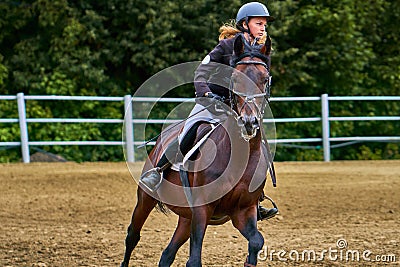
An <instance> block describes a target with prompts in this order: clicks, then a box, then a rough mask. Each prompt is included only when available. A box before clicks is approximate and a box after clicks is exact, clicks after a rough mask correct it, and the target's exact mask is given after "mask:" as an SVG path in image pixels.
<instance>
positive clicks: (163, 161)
mask: <svg viewBox="0 0 400 267" xmlns="http://www.w3.org/2000/svg"><path fill="white" fill-rule="evenodd" d="M178 149H179V142H178V138H176V139H175V140H174V141H172V142H171V143H170V144H169V145H168V147H167V149H166V150H165V152H164V154H163V155H162V157H161V158H160V160H159V161H158V163H157V165H156V167H154V168H153V169H150V170H148V171H146V172H145V173H143V174H142V176H141V177H140V180H139V184H141V185H143V186H144V187H146V188H147V189H148V190H149V191H150V192H155V191H157V189H158V188H159V187H160V185H161V182H162V179H161V173H162V172H163V171H165V170H166V169H168V168H169V167H171V166H172V163H173V162H175V158H176V157H177V154H178Z"/></svg>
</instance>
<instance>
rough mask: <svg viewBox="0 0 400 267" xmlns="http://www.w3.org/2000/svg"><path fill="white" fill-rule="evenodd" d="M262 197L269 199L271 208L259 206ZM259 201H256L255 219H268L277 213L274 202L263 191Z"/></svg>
mask: <svg viewBox="0 0 400 267" xmlns="http://www.w3.org/2000/svg"><path fill="white" fill-rule="evenodd" d="M264 199H268V200H269V201H271V203H272V205H273V206H274V207H273V208H272V209H268V208H265V207H263V206H261V204H260V202H261V201H263V200H264ZM259 201H260V202H259V203H258V207H257V221H262V220H268V219H271V218H272V217H275V215H276V214H278V207H277V206H276V204H275V202H274V201H273V200H272V199H271V198H270V197H268V196H266V195H265V194H264V192H263V194H262V196H261V198H260V200H259Z"/></svg>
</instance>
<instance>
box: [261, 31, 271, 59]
mask: <svg viewBox="0 0 400 267" xmlns="http://www.w3.org/2000/svg"><path fill="white" fill-rule="evenodd" d="M271 49H272V41H271V37H269V35H267V38H266V39H265V43H264V45H263V46H262V47H261V49H260V52H261V53H262V54H264V55H266V56H269V54H270V53H271Z"/></svg>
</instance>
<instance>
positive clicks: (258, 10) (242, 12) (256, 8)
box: [236, 2, 275, 29]
mask: <svg viewBox="0 0 400 267" xmlns="http://www.w3.org/2000/svg"><path fill="white" fill-rule="evenodd" d="M251 17H265V18H267V21H268V22H271V21H274V20H275V18H274V17H272V16H270V15H269V12H268V9H267V7H266V6H265V5H264V4H261V3H259V2H250V3H247V4H244V5H243V6H242V7H241V8H240V9H239V11H238V13H237V15H236V26H238V28H239V29H240V28H241V25H240V24H241V22H242V21H243V20H246V22H248V19H249V18H251Z"/></svg>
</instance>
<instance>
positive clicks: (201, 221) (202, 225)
mask: <svg viewBox="0 0 400 267" xmlns="http://www.w3.org/2000/svg"><path fill="white" fill-rule="evenodd" d="M211 214H212V212H211V211H210V210H209V208H208V207H204V206H201V207H195V208H192V223H191V226H190V256H189V260H188V261H187V263H186V267H200V266H201V251H202V246H203V240H204V235H205V232H206V229H207V222H208V220H209V219H210V217H211Z"/></svg>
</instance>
